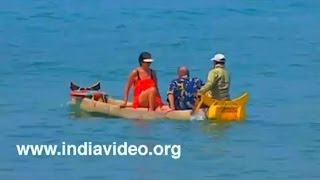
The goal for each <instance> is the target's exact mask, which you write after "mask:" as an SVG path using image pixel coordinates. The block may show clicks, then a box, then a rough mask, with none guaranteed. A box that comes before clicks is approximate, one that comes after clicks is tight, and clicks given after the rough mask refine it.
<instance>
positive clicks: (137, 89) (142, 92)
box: [120, 52, 164, 111]
mask: <svg viewBox="0 0 320 180" xmlns="http://www.w3.org/2000/svg"><path fill="white" fill-rule="evenodd" d="M138 60H139V67H137V68H135V69H134V70H133V71H132V72H131V73H130V74H129V76H128V80H127V82H126V85H125V89H124V103H123V104H122V105H121V106H120V107H121V108H124V107H126V106H127V103H128V95H129V91H130V89H131V86H132V85H133V104H132V106H133V108H138V107H143V108H148V109H149V110H150V111H154V110H156V109H157V108H161V107H163V106H164V104H163V102H162V100H161V96H160V93H159V90H158V82H157V75H156V72H155V71H154V70H152V69H151V68H150V66H151V63H152V62H153V61H154V60H153V59H152V56H151V54H150V53H149V52H142V53H141V54H140V55H139V58H138Z"/></svg>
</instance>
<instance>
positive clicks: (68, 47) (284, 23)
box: [0, 0, 320, 180]
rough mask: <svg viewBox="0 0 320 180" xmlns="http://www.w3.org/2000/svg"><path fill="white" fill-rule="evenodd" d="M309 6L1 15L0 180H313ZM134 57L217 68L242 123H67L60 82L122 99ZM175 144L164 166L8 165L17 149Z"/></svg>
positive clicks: (2, 5) (107, 6) (37, 5)
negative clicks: (227, 80)
mask: <svg viewBox="0 0 320 180" xmlns="http://www.w3.org/2000/svg"><path fill="white" fill-rule="evenodd" d="M319 8H320V1H317V0H307V1H302V0H292V1H289V0H283V1H274V0H269V1H267V0H260V1H257V0H256V1H249V0H244V1H236V0H232V1H222V0H219V1H209V0H198V1H181V0H172V1H167V0H163V1H146V0H139V1H129V0H119V1H102V0H95V1H76V0H62V1H59V2H58V1H50V0H46V1H39V0H25V1H18V0H10V1H9V0H2V1H1V2H0V77H1V78H0V92H1V94H2V98H1V100H0V119H1V122H2V125H1V126H0V146H1V151H0V153H1V154H0V179H3V180H7V179H8V180H11V179H23V178H27V179H183V178H184V179H243V180H248V179H281V180H283V179H290V180H292V179H319V178H320V172H319V169H320V153H319V150H320V119H319V107H320V106H319V104H320V96H319V92H320V73H319V72H318V70H319V68H320V60H319V55H320V34H319V29H320V23H319V19H320V11H319ZM141 51H149V52H151V53H152V55H153V57H154V59H155V62H154V63H153V64H152V68H153V69H155V70H156V71H157V74H158V81H159V88H160V90H161V94H162V96H164V95H165V93H166V88H167V85H168V83H169V81H170V80H171V79H172V78H175V76H176V74H175V71H176V68H177V66H179V65H187V66H188V67H189V69H190V71H191V75H192V76H197V77H200V78H202V79H204V80H205V79H206V74H207V72H208V70H209V69H210V67H211V62H210V58H211V57H212V56H213V54H214V53H216V52H222V53H224V54H225V55H226V57H227V68H228V70H229V71H230V73H231V76H232V89H231V95H232V96H233V97H236V96H238V95H240V94H241V93H242V92H244V91H248V92H249V93H250V98H249V103H248V105H247V118H246V120H245V121H243V122H232V123H217V122H210V121H209V122H208V121H185V122H179V121H166V120H157V121H133V120H126V119H120V118H104V117H96V116H89V117H88V116H74V114H73V111H72V110H70V106H69V104H68V102H69V101H70V97H69V94H68V93H69V89H68V85H69V84H68V83H69V82H70V81H74V82H76V83H78V84H81V85H83V86H86V85H89V84H92V83H94V82H96V81H100V82H101V85H102V89H103V90H105V91H106V92H107V93H108V94H110V95H112V96H114V97H118V98H122V96H123V88H124V83H125V80H126V78H127V76H128V73H129V72H130V71H131V70H132V69H133V68H134V67H136V66H137V58H138V55H139V53H140V52H141ZM63 141H64V142H67V143H69V144H81V143H83V142H84V141H92V142H93V143H97V144H112V142H117V143H119V144H120V143H122V142H125V141H126V142H128V143H130V144H137V145H140V144H147V145H152V144H180V145H182V148H181V157H180V158H179V159H173V158H172V157H170V156H159V157H157V156H152V157H150V156H134V157H129V156H97V157H93V156H91V157H89V156H87V157H85V156H40V157H39V156H34V157H33V156H18V154H17V150H16V145H17V144H57V145H59V144H61V142H63Z"/></svg>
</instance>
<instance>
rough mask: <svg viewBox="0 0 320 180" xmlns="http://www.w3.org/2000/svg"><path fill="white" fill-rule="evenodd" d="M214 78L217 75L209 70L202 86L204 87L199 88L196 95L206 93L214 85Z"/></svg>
mask: <svg viewBox="0 0 320 180" xmlns="http://www.w3.org/2000/svg"><path fill="white" fill-rule="evenodd" d="M216 77H217V74H216V73H215V71H214V70H211V71H210V72H209V73H208V77H207V82H206V83H205V84H204V86H202V87H201V88H200V90H199V91H198V93H206V92H208V91H209V90H210V89H211V87H212V86H213V84H214V83H215V81H216Z"/></svg>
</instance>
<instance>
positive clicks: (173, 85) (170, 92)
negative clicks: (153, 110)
mask: <svg viewBox="0 0 320 180" xmlns="http://www.w3.org/2000/svg"><path fill="white" fill-rule="evenodd" d="M176 87H177V86H176V83H175V82H174V81H171V83H170V85H169V88H168V91H167V97H168V101H169V106H170V108H171V109H176V107H175V104H174V96H173V93H174V90H175V89H176Z"/></svg>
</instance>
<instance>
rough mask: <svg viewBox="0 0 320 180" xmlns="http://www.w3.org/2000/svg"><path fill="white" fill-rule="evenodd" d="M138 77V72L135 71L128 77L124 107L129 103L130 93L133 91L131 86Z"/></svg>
mask: <svg viewBox="0 0 320 180" xmlns="http://www.w3.org/2000/svg"><path fill="white" fill-rule="evenodd" d="M136 76H137V70H133V71H132V72H131V73H130V74H129V76H128V79H127V82H126V85H125V88H124V98H123V101H124V104H123V105H122V107H125V106H126V105H127V103H128V96H129V91H130V89H131V86H132V84H133V81H134V80H135V78H136Z"/></svg>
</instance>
